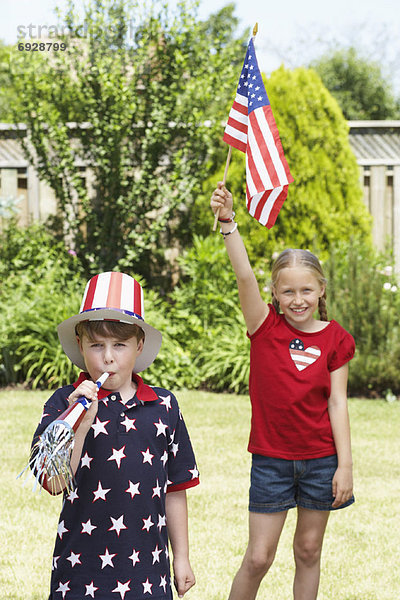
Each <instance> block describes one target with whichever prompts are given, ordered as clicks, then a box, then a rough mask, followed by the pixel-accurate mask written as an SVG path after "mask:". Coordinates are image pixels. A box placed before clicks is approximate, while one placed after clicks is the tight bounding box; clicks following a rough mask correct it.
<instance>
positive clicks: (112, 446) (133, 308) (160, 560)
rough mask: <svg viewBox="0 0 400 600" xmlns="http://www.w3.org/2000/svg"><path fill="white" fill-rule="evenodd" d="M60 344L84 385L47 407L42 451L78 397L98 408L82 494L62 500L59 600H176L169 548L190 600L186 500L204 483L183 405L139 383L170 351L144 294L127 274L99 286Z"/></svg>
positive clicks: (93, 411)
mask: <svg viewBox="0 0 400 600" xmlns="http://www.w3.org/2000/svg"><path fill="white" fill-rule="evenodd" d="M58 335H59V338H60V342H61V345H62V347H63V349H64V351H65V353H66V354H67V356H68V357H69V358H70V359H71V360H72V362H73V363H74V364H76V365H77V366H78V367H79V368H81V369H82V373H81V374H80V376H79V378H78V381H76V382H75V383H74V384H72V385H67V386H65V387H63V388H60V389H58V390H57V391H56V392H55V393H54V394H53V395H52V397H51V398H50V399H49V400H48V402H47V403H46V404H45V407H44V411H43V415H42V419H41V422H40V424H39V426H38V428H37V430H36V433H35V437H34V442H35V440H36V439H37V437H38V436H39V435H40V434H41V433H42V432H43V431H44V430H45V428H46V427H47V426H48V425H49V423H51V422H52V421H54V420H55V419H56V418H57V417H58V416H59V415H60V414H61V413H62V412H64V410H65V409H66V408H67V407H68V404H72V403H73V402H75V401H76V400H77V399H78V398H79V397H80V396H85V397H86V398H88V400H90V401H91V402H92V404H91V406H90V408H89V410H88V411H87V413H86V415H85V417H84V419H83V421H82V422H81V424H80V426H79V428H78V430H77V432H76V434H75V439H74V446H73V450H72V454H71V470H72V473H73V474H74V475H75V482H76V485H75V487H74V489H73V490H72V491H71V492H70V493H69V494H68V493H67V492H66V491H65V490H63V489H62V488H63V487H64V486H63V485H62V483H61V484H58V487H57V488H56V493H59V492H62V491H64V503H63V507H62V511H61V515H60V520H59V525H58V529H57V539H56V545H55V550H54V556H53V572H52V578H51V591H50V596H49V600H53V599H60V598H62V599H64V598H65V599H66V600H83V599H84V598H86V597H89V598H95V600H111V599H112V598H117V599H118V598H121V599H122V600H139V599H140V600H141V599H144V598H150V597H151V598H153V599H163V600H171V599H172V590H171V584H170V573H169V556H168V539H169V541H170V543H171V547H172V551H173V569H174V582H175V587H176V589H177V591H178V595H179V597H180V598H181V597H183V595H184V594H185V592H186V591H187V590H188V589H190V588H191V587H192V586H193V585H194V583H195V578H194V575H193V571H192V569H191V566H190V562H189V544H188V523H187V504H186V489H187V488H189V487H193V486H195V485H197V484H198V483H199V479H198V471H197V468H196V464H195V457H194V454H193V450H192V447H191V443H190V439H189V436H188V433H187V430H186V426H185V423H184V421H183V419H182V416H181V413H180V410H179V407H178V404H177V401H176V399H175V397H174V396H173V395H172V394H171V392H168V391H167V390H165V389H162V388H159V387H150V386H148V385H145V384H144V383H143V380H142V379H141V378H140V377H139V376H138V375H137V373H138V372H140V371H142V370H143V369H145V368H146V367H148V366H149V365H150V364H151V363H152V362H153V361H154V359H155V358H156V356H157V354H158V351H159V349H160V346H161V334H160V333H159V332H158V331H157V330H156V329H154V328H153V327H151V326H150V325H149V324H148V323H146V322H145V321H144V311H143V292H142V289H141V286H140V285H139V283H138V282H137V281H135V280H134V279H133V278H132V277H130V276H129V275H126V274H123V273H114V272H113V273H101V274H100V275H96V276H95V277H93V278H92V279H91V280H90V281H89V283H88V284H87V286H86V290H85V293H84V297H83V301H82V305H81V309H80V312H79V314H78V315H74V316H73V317H71V318H69V319H67V320H66V321H64V322H63V323H61V324H60V325H59V326H58ZM104 372H108V373H109V377H108V379H107V381H106V382H105V384H104V386H103V387H102V388H101V389H100V390H98V389H97V386H96V384H95V383H94V382H95V381H96V380H97V379H98V378H99V376H100V375H101V374H102V373H104Z"/></svg>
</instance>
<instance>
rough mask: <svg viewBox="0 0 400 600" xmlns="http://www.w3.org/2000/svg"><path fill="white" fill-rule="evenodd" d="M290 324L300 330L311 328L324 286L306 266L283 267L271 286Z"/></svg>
mask: <svg viewBox="0 0 400 600" xmlns="http://www.w3.org/2000/svg"><path fill="white" fill-rule="evenodd" d="M272 291H273V294H274V296H275V298H276V299H277V301H278V302H279V305H280V308H281V310H282V312H283V314H284V315H285V317H286V319H287V321H288V322H289V324H290V325H292V326H293V327H295V328H296V329H300V330H302V331H307V330H312V325H313V323H314V321H313V315H314V313H315V311H316V310H317V309H318V302H319V299H320V298H321V296H322V295H323V294H324V291H325V286H324V285H321V284H320V282H319V281H318V279H317V277H316V276H315V275H314V274H313V272H312V271H311V270H310V269H308V268H307V267H303V266H294V267H285V268H283V269H281V271H280V272H279V276H278V280H277V282H276V284H275V285H274V286H273V288H272Z"/></svg>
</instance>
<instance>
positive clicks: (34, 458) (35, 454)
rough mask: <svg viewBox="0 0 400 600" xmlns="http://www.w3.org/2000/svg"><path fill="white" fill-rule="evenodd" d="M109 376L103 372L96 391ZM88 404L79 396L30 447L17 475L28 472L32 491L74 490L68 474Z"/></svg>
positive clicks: (52, 492) (71, 477) (71, 479)
mask: <svg viewBox="0 0 400 600" xmlns="http://www.w3.org/2000/svg"><path fill="white" fill-rule="evenodd" d="M108 376H109V373H103V374H102V375H101V376H100V377H99V379H98V380H97V381H96V385H97V387H98V388H101V386H102V385H103V384H104V383H105V381H106V380H107V378H108ZM90 405H91V402H90V401H89V400H88V399H87V398H85V397H84V396H81V397H80V398H78V400H76V402H74V403H73V404H71V406H69V407H68V408H67V410H65V411H64V412H63V413H62V414H61V415H60V417H59V418H58V419H56V420H55V421H53V422H52V423H50V424H49V425H48V426H47V427H46V429H45V430H44V432H43V433H42V435H40V436H39V439H38V441H37V442H36V443H35V444H34V445H33V447H32V450H31V455H30V459H29V462H28V464H27V466H26V467H25V469H24V470H23V471H22V472H21V473H20V474H19V475H18V477H21V476H22V475H23V473H24V472H25V471H26V470H28V469H30V472H29V473H28V476H27V479H28V477H29V475H30V474H32V475H33V476H34V478H35V483H34V485H33V491H36V489H37V487H38V485H39V486H40V488H39V489H41V487H43V488H44V489H45V490H47V491H48V492H50V494H53V495H54V494H56V493H57V491H56V490H57V489H60V488H65V489H66V490H67V491H71V490H72V489H73V487H74V475H73V473H72V471H71V465H70V460H71V453H72V449H73V447H74V438H75V433H76V431H77V429H78V427H79V425H80V424H81V422H82V420H83V417H84V416H85V413H86V411H87V410H88V409H89V407H90ZM56 484H58V485H56Z"/></svg>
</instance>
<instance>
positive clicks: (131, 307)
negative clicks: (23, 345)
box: [57, 272, 162, 373]
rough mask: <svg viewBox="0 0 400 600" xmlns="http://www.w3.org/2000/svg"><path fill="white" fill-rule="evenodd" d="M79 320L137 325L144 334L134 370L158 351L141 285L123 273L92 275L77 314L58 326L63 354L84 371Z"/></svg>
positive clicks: (157, 336) (145, 364) (158, 338)
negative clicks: (79, 343)
mask: <svg viewBox="0 0 400 600" xmlns="http://www.w3.org/2000/svg"><path fill="white" fill-rule="evenodd" d="M81 321H120V322H122V323H131V324H136V325H139V327H141V328H142V329H143V331H144V333H145V336H146V337H145V342H144V346H143V351H142V353H141V354H140V355H139V356H138V358H137V360H136V364H135V369H134V371H135V373H139V372H140V371H143V370H144V369H146V368H147V367H148V366H149V365H151V363H152V362H153V361H154V359H155V358H156V356H157V354H158V351H159V350H160V346H161V339H162V336H161V333H160V332H159V331H158V330H157V329H154V327H151V325H149V324H148V323H146V322H145V321H144V307H143V290H142V286H141V285H140V283H138V282H137V281H136V280H135V279H133V277H130V276H129V275H126V274H125V273H116V272H108V273H100V274H99V275H95V276H94V277H92V279H90V280H89V282H88V283H87V285H86V289H85V293H84V294H83V300H82V304H81V308H80V311H79V314H77V315H74V316H73V317H70V318H69V319H66V320H65V321H63V322H62V323H60V325H59V326H58V327H57V331H58V337H59V339H60V342H61V345H62V347H63V349H64V352H65V354H66V355H67V356H68V357H69V358H70V359H71V360H72V362H73V363H74V364H75V365H76V366H77V367H79V368H80V369H82V370H83V371H85V370H86V366H85V362H84V360H83V356H82V354H81V352H80V350H79V346H78V342H77V339H76V334H75V327H76V325H77V323H79V322H81Z"/></svg>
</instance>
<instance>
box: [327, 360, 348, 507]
mask: <svg viewBox="0 0 400 600" xmlns="http://www.w3.org/2000/svg"><path fill="white" fill-rule="evenodd" d="M347 378H348V364H347V363H346V364H344V365H343V366H342V367H340V368H339V369H336V370H335V371H332V372H331V395H330V398H329V400H328V412H329V419H330V421H331V426H332V433H333V439H334V441H335V446H336V453H337V456H338V468H337V471H336V473H335V475H334V477H333V481H332V495H333V496H334V497H335V501H334V502H333V504H332V506H333V508H337V507H338V506H340V505H341V504H343V503H344V502H347V500H350V498H351V496H352V494H353V460H352V455H351V441H350V420H349V412H348V407H347Z"/></svg>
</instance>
